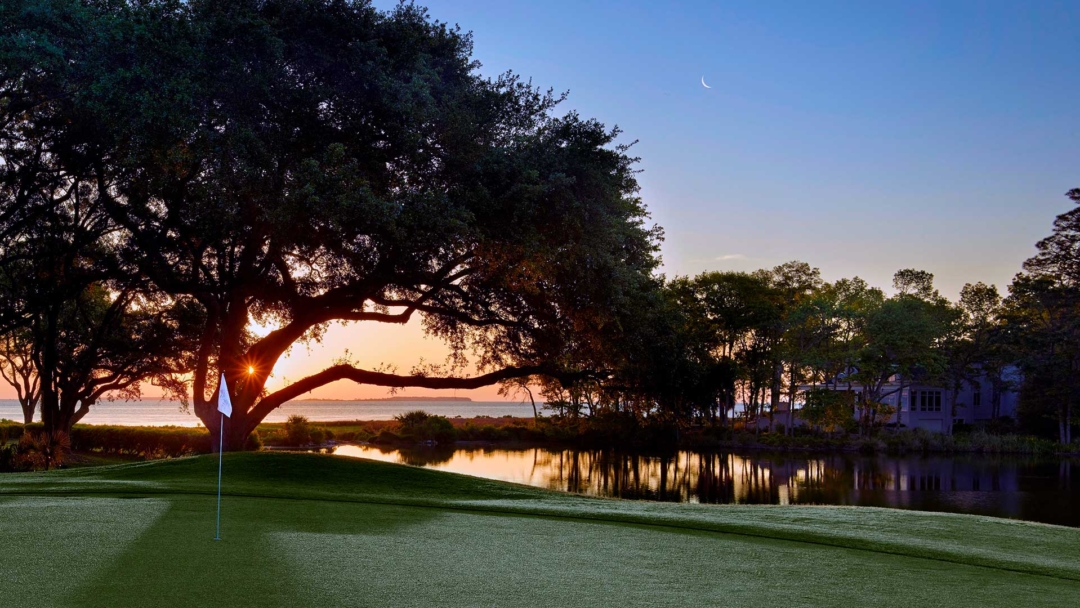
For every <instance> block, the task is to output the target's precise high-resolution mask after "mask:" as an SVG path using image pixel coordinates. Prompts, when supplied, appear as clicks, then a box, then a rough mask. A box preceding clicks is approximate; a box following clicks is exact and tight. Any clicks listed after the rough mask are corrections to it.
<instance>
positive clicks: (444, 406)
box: [0, 399, 533, 426]
mask: <svg viewBox="0 0 1080 608" xmlns="http://www.w3.org/2000/svg"><path fill="white" fill-rule="evenodd" d="M412 410H424V411H425V412H427V413H429V414H439V415H440V416H446V417H449V418H453V417H454V416H461V417H463V418H472V417H475V416H491V417H493V418H497V417H500V416H527V417H532V415H533V411H532V406H531V405H529V404H523V403H516V402H510V403H508V402H502V401H290V402H288V403H286V404H285V405H283V406H281V407H279V408H278V409H276V410H274V412H273V413H271V414H270V415H269V416H267V418H266V421H267V422H285V419H286V418H288V417H289V416H291V415H293V414H302V415H304V416H307V417H308V418H309V419H311V420H316V421H320V420H322V421H328V420H390V419H392V418H393V417H394V416H395V415H397V414H401V413H404V412H408V411H412ZM0 418H7V419H8V420H17V421H20V422H21V421H22V410H21V409H20V408H19V402H18V401H15V400H14V399H0ZM35 419H36V420H40V419H41V416H40V414H39V415H38V416H37V417H36V418H35ZM82 423H83V424H123V425H129V426H165V425H176V426H198V425H200V424H201V423H200V421H199V419H198V418H196V417H195V414H194V413H193V411H189V412H184V411H182V410H181V409H180V404H179V403H177V402H175V401H149V400H148V401H126V402H125V401H112V402H108V401H104V402H101V403H98V404H97V405H95V406H94V407H92V408H90V413H88V414H87V415H86V417H85V418H83V419H82Z"/></svg>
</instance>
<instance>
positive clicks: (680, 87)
mask: <svg viewBox="0 0 1080 608" xmlns="http://www.w3.org/2000/svg"><path fill="white" fill-rule="evenodd" d="M392 4H393V3H392V2H377V6H380V7H389V6H391V5H392ZM871 4H872V6H871ZM426 5H427V6H428V7H429V9H430V12H431V15H432V17H434V18H436V19H439V20H441V21H447V22H450V23H458V24H460V25H461V27H462V29H465V30H469V31H472V32H473V34H474V38H475V56H476V58H477V59H478V60H479V61H481V62H482V63H483V64H484V67H483V68H482V69H483V71H484V72H485V73H487V74H496V73H499V72H502V71H505V70H513V71H514V72H517V73H519V74H521V75H523V76H526V77H531V78H532V79H533V81H534V83H535V84H538V85H542V86H544V87H547V86H551V87H554V88H555V89H556V90H557V91H564V90H568V91H569V92H570V98H569V100H568V101H567V105H566V107H567V108H574V109H577V110H578V111H580V112H581V113H582V114H584V115H586V116H591V117H595V118H597V119H599V120H601V121H603V122H605V123H608V124H618V125H619V126H620V127H622V128H623V129H624V130H625V132H626V135H625V137H626V139H627V140H632V139H638V140H640V141H639V143H638V145H637V146H636V147H635V149H634V151H635V153H636V154H637V155H639V156H641V157H642V162H641V165H640V168H641V169H643V170H644V173H643V174H642V175H641V183H642V186H643V196H644V198H645V201H646V202H647V204H648V205H649V208H650V209H651V210H652V211H653V216H654V219H655V220H656V221H657V222H658V223H659V224H661V225H662V226H663V227H664V228H665V230H666V232H667V240H666V242H665V244H664V247H663V255H664V261H665V271H666V272H667V273H668V274H693V273H697V272H701V271H703V270H710V269H740V270H746V269H753V268H758V267H763V266H772V265H775V264H778V263H781V262H784V261H786V260H790V259H800V260H803V261H806V262H809V263H811V264H813V265H815V266H818V267H820V268H821V269H822V272H823V274H824V275H825V277H826V278H827V279H835V278H839V277H842V276H852V275H859V276H862V277H864V278H866V279H867V280H869V281H870V282H871V283H873V284H877V285H881V286H887V285H888V284H889V282H890V280H891V276H892V273H893V272H894V271H895V270H896V269H898V268H905V267H917V268H922V269H925V270H929V271H931V272H933V273H935V275H936V276H937V278H938V285H939V287H940V288H941V289H942V291H943V292H944V293H946V294H947V295H950V296H953V297H955V295H956V294H957V293H958V292H959V289H960V286H962V285H963V284H964V283H965V282H969V281H971V282H974V281H980V280H981V281H984V282H992V283H996V284H997V285H998V286H999V287H1000V288H1002V290H1004V287H1005V286H1006V285H1007V283H1008V282H1009V280H1010V279H1011V277H1012V275H1013V274H1014V273H1015V272H1017V271H1018V270H1019V268H1020V264H1021V262H1022V261H1023V260H1024V259H1025V258H1026V257H1028V256H1029V255H1031V253H1032V252H1033V251H1034V247H1033V245H1034V243H1035V241H1036V240H1038V239H1039V238H1041V237H1042V236H1045V235H1046V234H1048V232H1049V230H1050V227H1051V222H1052V220H1053V217H1054V216H1055V215H1056V214H1058V213H1060V212H1062V211H1065V210H1067V209H1068V208H1069V207H1070V203H1069V201H1068V200H1067V199H1066V198H1065V197H1064V193H1065V191H1066V190H1068V189H1069V188H1073V187H1080V163H1078V161H1080V146H1078V145H1077V143H1078V141H1080V138H1078V136H1080V111H1078V103H1080V3H1071V4H1070V3H1053V2H1034V3H1031V6H1025V5H1024V4H1022V3H1013V4H1010V3H986V2H984V3H961V2H939V3H912V2H904V3H894V4H887V3H858V2H852V3H825V2H815V3H774V4H770V3H765V2H744V3H726V2H682V3H674V2H670V3H664V2H582V1H577V2H572V1H562V0H552V1H545V2H508V1H502V2H497V1H480V0H428V1H427V2H426ZM702 76H704V77H705V79H706V82H708V83H709V85H710V86H711V87H712V89H705V88H704V87H702V86H701V84H700V79H701V78H702Z"/></svg>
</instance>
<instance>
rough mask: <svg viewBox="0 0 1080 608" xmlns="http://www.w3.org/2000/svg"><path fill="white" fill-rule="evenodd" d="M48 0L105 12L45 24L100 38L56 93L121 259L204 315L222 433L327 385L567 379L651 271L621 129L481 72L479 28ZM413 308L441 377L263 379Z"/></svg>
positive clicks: (225, 5) (206, 391)
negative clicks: (351, 332) (221, 395)
mask: <svg viewBox="0 0 1080 608" xmlns="http://www.w3.org/2000/svg"><path fill="white" fill-rule="evenodd" d="M39 4H44V3H39ZM50 4H51V5H53V6H54V8H55V6H61V7H62V6H75V7H78V9H79V10H78V11H75V10H74V9H72V14H76V13H78V14H79V15H83V17H81V18H84V19H86V20H87V21H88V23H87V24H86V26H87V27H90V26H93V27H94V28H96V32H97V33H96V34H95V36H94V37H93V40H91V41H89V42H87V41H85V40H83V39H82V38H79V37H77V36H68V37H67V38H65V35H66V34H65V33H64V32H60V31H57V30H56V28H53V30H51V32H52V34H53V38H52V39H51V44H52V45H53V46H54V48H57V49H59V51H57V52H60V53H67V52H70V53H72V54H73V55H72V56H76V55H77V54H78V53H77V51H78V49H66V48H65V47H64V45H65V41H66V40H73V41H77V42H78V43H79V44H84V45H85V44H92V45H99V47H96V48H99V51H100V52H99V53H94V54H93V56H94V57H95V61H96V62H98V64H97V65H95V66H94V67H95V69H94V70H83V71H78V72H77V74H75V75H74V76H73V75H72V74H71V73H70V71H64V72H58V73H57V75H56V77H57V78H67V79H68V80H67V81H66V82H65V83H64V84H63V86H62V87H59V88H60V93H59V94H56V101H57V103H59V104H61V105H62V106H63V108H64V110H63V111H64V113H65V116H67V117H68V119H69V120H71V121H76V122H80V123H84V124H92V125H96V126H97V128H96V129H95V130H94V132H93V133H90V134H89V135H88V141H87V143H86V146H85V149H87V150H92V151H94V153H95V154H96V163H97V164H96V165H95V175H97V176H98V178H99V180H100V182H99V187H100V189H101V191H102V192H103V193H107V196H105V197H104V199H103V200H104V201H105V204H106V206H107V208H108V213H109V216H110V218H111V220H112V221H114V222H115V223H116V225H117V226H118V227H119V228H120V229H121V230H122V231H123V233H124V234H125V235H126V237H125V239H126V240H125V242H124V243H123V246H124V248H125V249H124V252H123V254H124V255H123V259H124V260H125V262H126V263H130V264H132V265H134V267H137V268H138V269H139V272H140V273H141V274H142V275H144V276H145V277H146V278H147V280H148V281H150V282H151V283H152V284H153V286H154V287H155V289H158V290H160V291H161V292H163V293H165V294H167V295H168V296H169V297H171V298H176V299H178V300H182V299H186V298H191V299H192V300H194V301H195V302H197V303H198V305H199V306H200V307H201V310H202V313H203V314H204V315H205V323H204V324H203V328H202V332H201V337H200V339H199V341H198V345H197V348H196V349H195V351H196V352H195V353H194V354H195V356H196V360H195V367H194V373H193V377H192V385H193V387H192V388H193V393H194V407H195V413H196V414H197V415H198V416H199V417H200V418H201V419H202V420H203V421H204V422H205V423H206V425H207V426H208V427H210V428H212V429H216V428H217V426H218V417H217V416H216V415H215V412H214V404H215V402H216V391H217V389H218V382H217V377H218V374H219V372H220V373H224V374H225V376H226V378H227V379H228V383H229V388H230V390H231V392H232V395H231V396H232V401H233V404H234V414H233V417H232V419H231V421H230V422H229V424H228V425H227V427H226V431H225V433H226V443H227V445H228V447H229V448H233V449H235V448H239V447H240V446H241V445H242V444H243V441H244V439H245V438H246V436H247V435H248V434H249V433H250V432H251V430H253V429H254V427H255V426H256V425H257V424H258V423H259V422H260V421H261V420H262V419H263V418H265V416H266V415H267V414H269V413H270V412H271V411H273V410H274V409H275V408H277V407H278V406H280V405H281V404H283V403H284V402H286V401H288V400H289V399H292V398H295V397H297V396H299V395H301V394H303V393H305V392H307V391H310V390H312V389H314V388H317V387H319V386H323V385H325V384H328V383H331V382H334V381H338V380H352V381H355V382H360V383H368V384H375V385H382V386H389V387H406V386H416V387H428V388H436V389H438V388H462V389H465V388H474V387H479V386H484V385H488V384H493V383H496V382H498V381H501V380H505V379H510V378H515V377H522V376H527V375H534V374H547V375H549V376H552V377H558V376H560V374H563V373H564V372H565V370H566V367H565V365H564V364H563V363H564V362H565V361H567V360H569V358H573V359H574V360H576V361H577V360H582V355H581V353H585V352H589V353H597V352H600V351H601V347H600V346H599V340H600V339H601V337H602V336H603V335H604V333H605V332H608V333H610V332H611V331H614V330H615V329H617V327H618V325H619V318H620V315H624V314H628V313H630V312H632V311H630V310H629V308H630V306H629V302H632V301H633V298H632V297H631V295H632V293H633V292H634V291H635V290H640V289H646V288H649V287H650V286H653V285H654V283H655V282H654V281H653V280H652V278H651V277H650V274H651V272H652V271H653V269H654V267H655V265H656V263H657V262H656V258H655V252H656V249H657V241H658V239H659V232H658V230H656V229H654V228H651V227H649V226H648V225H647V224H646V222H647V214H646V211H645V208H644V206H643V204H642V202H641V201H640V200H639V198H638V196H637V190H638V186H637V183H636V181H635V177H634V173H635V171H634V168H633V163H634V159H632V158H631V157H629V156H628V155H627V153H626V147H625V146H620V145H617V144H616V143H615V139H616V137H617V135H618V132H617V130H614V129H609V128H606V127H604V126H603V125H602V124H600V123H599V122H596V121H593V120H585V119H582V118H580V117H579V116H578V115H577V114H575V113H573V112H569V113H565V114H561V115H560V114H558V113H556V107H557V105H558V102H559V101H561V98H559V97H556V96H552V95H551V94H550V93H544V92H543V91H540V90H538V89H536V88H535V87H533V86H532V85H531V84H530V83H526V82H522V81H521V80H520V79H519V78H517V77H516V76H513V75H503V76H500V77H498V78H494V79H487V78H483V77H482V76H481V75H480V74H479V72H478V69H479V65H478V64H477V63H476V62H475V61H474V60H473V59H472V58H471V51H472V48H471V39H470V37H469V36H468V35H465V34H462V33H461V32H459V31H457V30H456V29H453V28H450V27H447V26H446V25H445V24H441V23H437V22H433V21H432V20H431V19H429V18H428V16H427V15H426V13H425V12H424V11H423V10H422V9H420V8H418V7H415V6H412V5H402V6H399V7H398V8H396V9H394V10H391V11H389V12H381V11H378V10H376V9H374V8H373V7H372V6H370V4H369V3H368V2H350V1H330V0H327V1H315V0H278V1H261V2H255V1H238V0H229V1H220V0H214V1H210V0H206V1H192V2H170V1H149V2H139V3H125V2H104V3H96V2H95V3H90V2H86V3H77V2H69V3H63V2H54V3H50ZM87 9H89V10H87ZM91 22H92V23H91ZM72 44H75V42H72ZM414 316H419V317H421V318H422V320H423V324H424V328H425V330H426V331H427V332H428V333H429V334H431V335H434V336H437V337H439V338H442V339H444V340H446V341H447V342H448V343H449V344H450V345H451V346H452V349H453V352H454V353H455V354H456V355H459V357H456V358H455V359H454V360H453V361H452V362H451V364H450V365H448V366H447V367H446V368H445V369H436V370H431V369H429V370H418V371H416V372H415V373H412V374H400V375H399V374H392V373H387V372H382V371H375V370H365V369H359V368H357V367H355V366H353V365H351V364H349V363H347V362H343V363H341V364H337V365H334V366H332V367H330V368H328V369H325V370H323V371H321V372H318V373H315V374H313V375H311V376H308V377H306V378H303V379H300V380H297V381H296V382H293V383H292V384H290V385H288V386H286V387H284V388H282V389H280V390H277V391H273V392H270V391H268V390H267V389H266V382H267V379H268V377H269V375H270V373H271V370H272V369H273V367H274V364H275V363H276V362H277V361H278V359H279V358H280V357H281V356H283V355H284V354H285V353H286V352H287V351H288V350H289V348H290V347H292V346H293V345H294V344H296V343H298V342H301V341H304V340H308V339H312V338H317V337H318V336H319V335H320V334H321V332H323V331H324V330H325V328H326V327H327V326H328V325H329V324H332V323H335V322H341V321H346V322H378V323H398V324H404V323H406V322H408V321H409V320H410V319H411V318H413V317H414ZM253 323H260V324H263V325H267V326H271V327H273V328H274V329H273V330H272V331H270V332H269V333H268V334H266V335H264V336H261V337H258V336H256V335H255V334H253V333H252V332H251V331H250V328H251V326H252V324H253ZM466 355H468V356H469V357H468V361H469V363H468V365H465V361H466ZM595 359H596V357H592V358H591V359H590V360H595ZM249 370H253V372H254V373H249ZM472 370H478V371H475V372H473V371H472ZM577 373H580V370H578V372H577Z"/></svg>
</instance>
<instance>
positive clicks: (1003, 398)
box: [800, 368, 1019, 434]
mask: <svg viewBox="0 0 1080 608" xmlns="http://www.w3.org/2000/svg"><path fill="white" fill-rule="evenodd" d="M1005 380H1006V381H1007V382H1006V385H1007V386H1016V385H1018V384H1019V382H1018V381H1019V370H1017V369H1016V368H1008V369H1006V372H1005ZM812 388H818V389H821V388H827V389H833V390H844V391H846V390H851V391H854V392H855V393H861V392H862V386H860V385H859V384H857V383H848V382H846V381H845V380H844V379H843V375H842V374H841V375H840V377H838V378H837V379H836V380H834V381H832V382H830V383H828V384H825V385H817V386H804V387H800V389H801V390H809V389H812ZM993 391H994V388H993V385H992V383H991V382H990V381H989V380H988V379H987V378H986V377H985V376H984V377H980V378H976V379H975V380H974V381H973V382H964V383H963V384H962V387H961V389H960V390H959V391H958V392H957V393H955V398H954V394H953V391H951V390H949V389H947V388H942V387H940V386H935V385H933V384H922V383H919V382H906V381H905V382H901V378H900V377H899V375H897V376H893V377H892V378H890V379H889V383H888V384H886V385H885V386H884V387H883V390H882V393H883V394H885V397H883V398H882V402H883V403H885V404H887V405H891V406H893V407H895V408H896V415H895V416H894V417H893V418H892V419H891V420H890V421H889V422H892V423H899V424H900V425H901V426H904V427H907V428H921V429H926V430H928V431H932V432H935V433H950V434H951V433H952V428H953V426H954V425H956V424H972V423H975V422H979V421H986V420H991V419H993V418H994V397H995V395H994V393H993ZM997 398H998V412H997V416H998V417H1003V416H1005V417H1010V418H1015V417H1016V407H1017V404H1018V401H1019V395H1018V394H1017V393H1016V391H1015V390H1008V389H1007V390H1003V391H1001V392H1000V394H999V395H997ZM950 399H952V403H950ZM856 401H858V399H856ZM855 417H856V419H857V418H858V417H859V411H858V409H857V408H856V411H855Z"/></svg>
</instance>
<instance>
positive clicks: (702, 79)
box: [701, 76, 712, 89]
mask: <svg viewBox="0 0 1080 608" xmlns="http://www.w3.org/2000/svg"><path fill="white" fill-rule="evenodd" d="M701 86H703V87H705V88H706V89H711V88H712V87H710V86H709V85H707V84H705V77H704V76H702V77H701Z"/></svg>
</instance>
